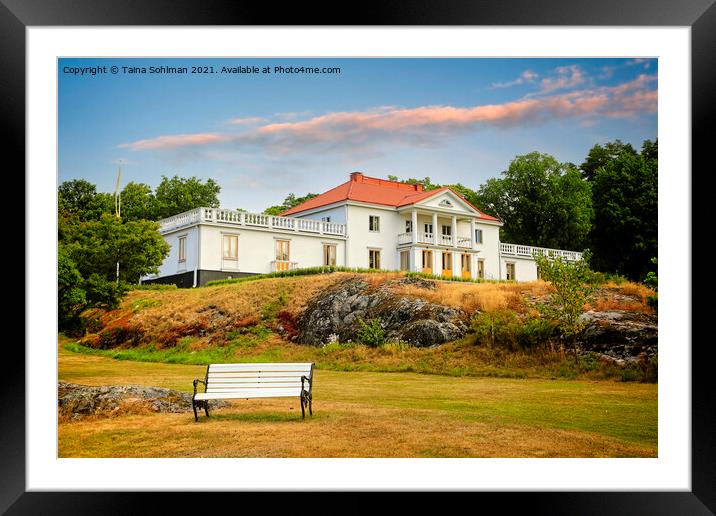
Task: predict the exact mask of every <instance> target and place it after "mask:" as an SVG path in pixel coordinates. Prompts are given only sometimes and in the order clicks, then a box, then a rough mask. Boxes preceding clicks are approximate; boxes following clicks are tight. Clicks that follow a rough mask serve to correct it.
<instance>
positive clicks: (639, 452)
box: [58, 341, 658, 457]
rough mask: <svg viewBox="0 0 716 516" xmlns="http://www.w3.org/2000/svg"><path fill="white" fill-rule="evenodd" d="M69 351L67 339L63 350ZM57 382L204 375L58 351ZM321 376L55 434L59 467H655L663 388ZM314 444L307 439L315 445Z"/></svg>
mask: <svg viewBox="0 0 716 516" xmlns="http://www.w3.org/2000/svg"><path fill="white" fill-rule="evenodd" d="M65 342H66V341H65ZM58 349H59V380H61V381H67V382H73V383H81V384H85V385H110V384H141V385H152V386H159V387H169V388H172V389H178V390H182V391H186V392H191V390H192V386H191V381H192V380H193V379H194V378H195V377H199V378H201V377H203V375H204V371H205V367H204V366H201V365H181V364H166V363H151V362H135V361H129V360H115V359H113V358H109V357H106V356H99V355H92V354H81V353H73V352H72V351H69V350H68V349H65V348H64V346H62V345H61V346H60V347H59V348H58ZM318 367H319V368H318V369H317V370H316V371H315V373H314V374H315V387H314V415H313V417H310V416H308V415H307V416H306V419H305V420H304V421H302V420H301V415H300V414H301V410H300V406H299V403H298V400H293V399H267V400H248V401H247V400H238V401H235V402H233V404H232V406H231V408H227V409H223V410H219V411H216V412H214V414H213V415H212V417H211V418H208V419H207V418H204V417H202V418H201V419H200V421H199V422H198V423H195V422H194V418H193V414H189V413H186V414H136V415H123V416H119V417H113V418H99V417H96V418H95V417H93V418H87V419H84V420H80V421H74V422H64V421H61V422H60V424H59V435H58V438H59V456H60V457H656V456H657V388H658V386H657V385H656V384H641V383H632V382H612V381H570V380H561V379H560V380H551V379H543V378H530V379H504V378H479V377H477V378H476V377H450V376H440V375H424V374H416V373H408V372H405V373H381V372H359V371H351V372H344V371H335V370H325V369H321V368H320V362H318ZM308 436H310V437H308Z"/></svg>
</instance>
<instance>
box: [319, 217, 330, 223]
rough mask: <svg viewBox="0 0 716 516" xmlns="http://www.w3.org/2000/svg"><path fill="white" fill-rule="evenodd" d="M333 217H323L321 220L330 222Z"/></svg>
mask: <svg viewBox="0 0 716 516" xmlns="http://www.w3.org/2000/svg"><path fill="white" fill-rule="evenodd" d="M330 221H331V217H321V222H330Z"/></svg>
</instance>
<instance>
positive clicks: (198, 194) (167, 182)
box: [154, 176, 221, 219]
mask: <svg viewBox="0 0 716 516" xmlns="http://www.w3.org/2000/svg"><path fill="white" fill-rule="evenodd" d="M220 191H221V187H220V186H219V185H218V184H217V183H216V182H215V181H214V180H213V179H207V180H206V182H205V183H202V181H201V180H200V179H197V178H196V177H190V178H183V177H179V176H174V177H172V178H171V179H169V178H168V177H166V176H162V181H161V182H160V183H159V186H157V188H156V190H155V192H154V197H155V199H156V204H157V214H156V217H157V218H159V219H163V218H166V217H171V216H172V215H176V214H177V213H182V212H184V211H189V210H193V209H194V208H200V207H207V208H218V207H219V197H218V195H219V192H220Z"/></svg>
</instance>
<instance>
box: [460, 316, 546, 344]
mask: <svg viewBox="0 0 716 516" xmlns="http://www.w3.org/2000/svg"><path fill="white" fill-rule="evenodd" d="M472 330H473V332H474V338H475V343H476V344H481V345H485V346H490V347H501V348H506V349H510V350H516V349H528V348H533V347H536V346H539V345H541V344H545V343H546V342H548V341H549V339H550V338H551V337H552V336H553V335H554V331H555V325H554V324H553V323H552V322H551V321H549V320H547V319H542V318H535V317H526V318H525V319H521V318H520V317H519V316H518V315H517V314H516V313H515V312H514V311H512V310H509V309H500V310H495V311H492V312H483V313H481V314H480V315H478V316H477V317H475V318H474V319H473V322H472Z"/></svg>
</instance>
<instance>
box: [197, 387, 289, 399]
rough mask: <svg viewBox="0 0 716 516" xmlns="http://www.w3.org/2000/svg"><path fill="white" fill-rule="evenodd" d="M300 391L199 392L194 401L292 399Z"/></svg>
mask: <svg viewBox="0 0 716 516" xmlns="http://www.w3.org/2000/svg"><path fill="white" fill-rule="evenodd" d="M267 391H268V392H267ZM300 391H301V389H251V390H245V391H232V392H199V393H197V394H196V399H197V400H218V399H241V398H292V397H294V396H300V395H301V392H300Z"/></svg>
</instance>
